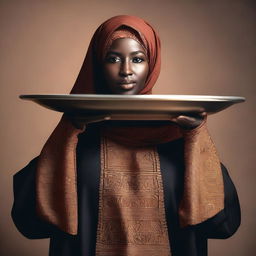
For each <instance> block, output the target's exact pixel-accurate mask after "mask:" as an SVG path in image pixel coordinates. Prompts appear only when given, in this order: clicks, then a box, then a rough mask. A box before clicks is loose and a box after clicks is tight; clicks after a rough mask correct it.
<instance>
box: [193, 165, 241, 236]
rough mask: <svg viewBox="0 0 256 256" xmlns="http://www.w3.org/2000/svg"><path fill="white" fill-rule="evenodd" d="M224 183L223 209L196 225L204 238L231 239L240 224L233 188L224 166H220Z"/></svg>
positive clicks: (238, 205)
mask: <svg viewBox="0 0 256 256" xmlns="http://www.w3.org/2000/svg"><path fill="white" fill-rule="evenodd" d="M221 169H222V174H223V181H224V193H225V198H224V209H223V210H222V211H221V212H219V213H218V214H217V215H215V216H214V217H212V218H210V219H208V220H207V221H205V222H203V223H201V224H199V225H198V228H199V229H200V233H201V234H203V235H204V236H205V237H206V238H215V239H225V238H229V237H231V236H232V235H233V234H234V233H235V232H236V231H237V229H238V227H239V226H240V223H241V211H240V204H239V199H238V195H237V192H236V189H235V186H234V184H233V182H232V180H231V178H230V176H229V174H228V171H227V169H226V168H225V166H224V165H221Z"/></svg>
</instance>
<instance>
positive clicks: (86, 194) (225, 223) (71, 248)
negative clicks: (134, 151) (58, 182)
mask: <svg viewBox="0 0 256 256" xmlns="http://www.w3.org/2000/svg"><path fill="white" fill-rule="evenodd" d="M183 147H184V143H183V139H179V140H175V141H172V142H169V143H165V144H160V145H157V151H158V153H159V157H160V167H161V174H162V179H163V186H164V202H165V211H166V219H167V225H168V233H169V239H170V244H171V250H172V256H206V255H207V239H208V238H220V239H223V238H228V237H230V236H232V235H233V234H234V233H235V231H236V230H237V228H238V227H239V225H240V205H239V200H238V196H237V192H236V189H235V187H234V184H233V183H232V181H231V179H230V177H229V175H228V172H227V170H226V168H225V167H224V166H223V165H222V173H223V179H224V191H225V208H224V210H222V211H221V212H219V213H218V214H217V215H215V216H214V217H212V218H211V219H208V220H207V221H205V222H203V223H201V224H198V225H194V226H189V227H186V228H180V226H179V218H178V217H179V216H178V207H179V202H180V200H181V197H182V191H183V176H184V161H183V156H184V152H183ZM36 164H37V158H35V159H33V160H32V161H31V162H30V163H29V164H28V165H27V166H26V167H25V168H23V169H22V170H21V171H19V172H18V173H16V174H15V175H14V204H13V208H12V218H13V221H14V223H15V225H16V227H17V228H18V230H19V231H20V232H21V233H22V234H23V235H24V236H26V237H27V238H30V239H40V238H50V249H49V255H50V256H93V255H95V246H96V231H97V222H98V201H99V200H98V199H99V181H100V136H99V131H98V129H97V126H91V127H90V126H89V127H88V128H87V129H86V131H85V132H84V133H82V134H80V135H79V140H78V146H77V181H78V184H77V186H78V218H79V219H78V223H79V224H78V234H77V235H75V236H73V235H69V234H66V233H64V232H62V231H61V230H59V229H58V228H57V227H55V226H53V225H51V224H48V223H46V222H44V221H43V220H41V219H39V218H38V216H37V215H36V210H35V169H36V168H35V167H36ZM159 256H161V255H159Z"/></svg>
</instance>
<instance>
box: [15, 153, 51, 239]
mask: <svg viewBox="0 0 256 256" xmlns="http://www.w3.org/2000/svg"><path fill="white" fill-rule="evenodd" d="M36 164H37V158H35V159H33V160H32V161H31V162H30V163H29V164H28V165H27V166H26V167H24V168H23V169H22V170H21V171H19V172H18V173H16V174H15V175H14V177H13V190H14V203H13V207H12V213H11V214H12V219H13V221H14V223H15V225H16V227H17V229H18V230H19V231H20V232H21V233H22V234H23V235H24V236H26V237H27V238H30V239H38V238H48V237H49V235H50V234H51V232H52V231H53V227H52V226H51V225H50V224H48V223H46V222H44V221H42V220H41V219H40V218H39V217H38V216H37V214H36V200H35V170H36Z"/></svg>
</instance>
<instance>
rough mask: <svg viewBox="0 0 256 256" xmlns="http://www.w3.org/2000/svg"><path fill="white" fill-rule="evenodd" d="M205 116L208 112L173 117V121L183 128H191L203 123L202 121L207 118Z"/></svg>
mask: <svg viewBox="0 0 256 256" xmlns="http://www.w3.org/2000/svg"><path fill="white" fill-rule="evenodd" d="M205 117H206V112H203V113H199V114H197V115H193V116H185V115H180V116H177V117H173V118H171V122H174V123H176V124H177V125H179V126H180V127H181V128H182V129H186V130H191V129H195V128H196V127H198V126H199V125H201V124H202V122H203V121H204V120H205Z"/></svg>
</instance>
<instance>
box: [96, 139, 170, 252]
mask: <svg viewBox="0 0 256 256" xmlns="http://www.w3.org/2000/svg"><path fill="white" fill-rule="evenodd" d="M170 251H171V250H170V245H169V239H168V231H167V225H166V219H165V209H164V198H163V185H162V177H161V172H160V163H159V157H158V153H157V151H156V149H155V147H153V146H151V147H135V146H130V147H129V146H124V145H122V144H120V143H116V142H114V141H113V140H111V139H109V138H106V137H103V138H102V142H101V180H100V201H99V221H98V233H97V244H96V255H97V256H103V255H104V256H140V255H143V254H145V255H147V256H159V255H161V256H169V255H171V254H170Z"/></svg>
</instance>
